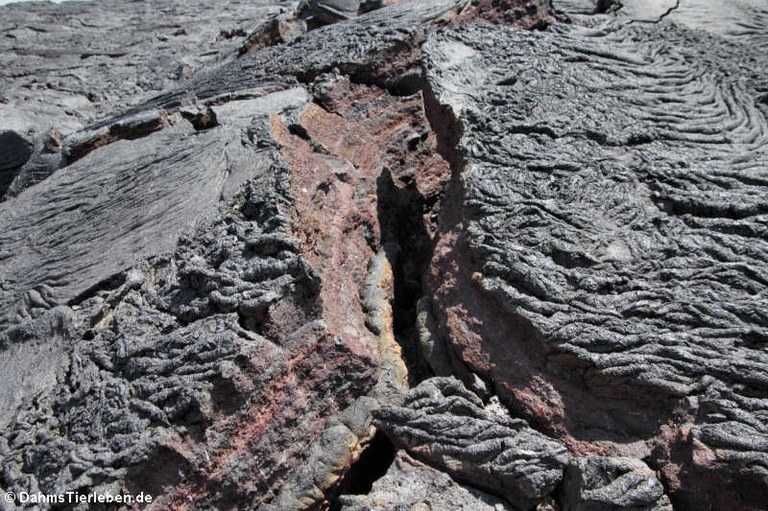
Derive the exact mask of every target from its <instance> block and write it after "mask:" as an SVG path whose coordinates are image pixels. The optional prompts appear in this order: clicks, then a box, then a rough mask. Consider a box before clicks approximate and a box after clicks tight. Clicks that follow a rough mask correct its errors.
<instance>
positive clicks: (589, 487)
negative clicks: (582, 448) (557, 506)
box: [561, 456, 672, 511]
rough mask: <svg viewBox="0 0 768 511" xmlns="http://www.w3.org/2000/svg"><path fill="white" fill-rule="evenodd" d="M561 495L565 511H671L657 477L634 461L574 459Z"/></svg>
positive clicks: (641, 463) (620, 459) (644, 466)
mask: <svg viewBox="0 0 768 511" xmlns="http://www.w3.org/2000/svg"><path fill="white" fill-rule="evenodd" d="M561 492H562V496H561V502H562V509H563V511H619V510H626V511H630V510H631V511H672V504H671V503H670V502H669V498H668V497H667V496H666V495H665V494H664V487H663V486H662V484H661V482H659V480H658V479H657V478H656V474H655V473H654V472H653V470H651V469H650V468H648V466H647V465H646V464H645V463H643V462H642V461H640V460H638V459H635V458H604V457H598V456H588V457H584V458H574V459H572V460H571V462H570V463H569V464H568V468H566V470H565V480H564V482H563V486H562V490H561Z"/></svg>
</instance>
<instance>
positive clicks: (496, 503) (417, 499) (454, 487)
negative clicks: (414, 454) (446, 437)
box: [341, 451, 513, 511]
mask: <svg viewBox="0 0 768 511" xmlns="http://www.w3.org/2000/svg"><path fill="white" fill-rule="evenodd" d="M341 503H342V504H343V507H342V508H341V509H342V511H392V510H413V511H427V510H432V511H441V510H445V511H448V510H456V511H507V510H512V509H513V508H512V507H511V506H510V505H509V504H507V503H505V502H504V501H503V500H501V499H499V498H498V497H494V496H493V495H489V494H487V493H484V492H482V491H479V490H476V489H474V488H471V487H466V486H462V485H461V484H459V483H457V482H456V481H454V480H453V479H451V477H450V476H448V474H446V473H444V472H440V471H439V470H435V469H434V468H431V467H429V465H425V464H423V463H419V462H418V461H416V460H414V459H413V458H411V457H410V456H408V455H407V454H405V453H404V452H402V451H401V452H400V453H398V455H397V458H395V461H394V463H392V466H391V467H390V469H389V471H388V472H387V473H386V475H385V476H384V477H382V478H381V479H379V480H377V481H376V482H375V483H374V484H373V489H372V490H371V492H370V493H368V494H367V495H345V496H342V497H341Z"/></svg>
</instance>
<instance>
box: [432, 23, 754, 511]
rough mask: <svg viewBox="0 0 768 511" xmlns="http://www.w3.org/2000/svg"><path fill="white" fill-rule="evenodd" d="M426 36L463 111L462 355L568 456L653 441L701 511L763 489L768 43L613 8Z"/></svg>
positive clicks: (444, 322)
mask: <svg viewBox="0 0 768 511" xmlns="http://www.w3.org/2000/svg"><path fill="white" fill-rule="evenodd" d="M662 30H663V33H664V35H663V37H662V36H661V35H660V31H662ZM425 53H426V57H425V60H426V65H427V69H428V76H427V79H428V83H429V87H430V88H431V91H430V94H431V98H428V99H427V105H428V106H430V105H431V113H429V115H430V116H431V117H432V119H433V124H435V123H438V122H441V123H442V124H443V125H445V126H451V125H453V126H455V127H454V128H453V130H452V131H451V132H450V133H448V134H447V135H446V138H447V139H448V140H449V141H450V142H451V143H453V144H455V146H454V147H455V148H454V149H451V150H450V151H453V152H454V154H453V156H452V157H453V158H454V159H455V161H456V163H455V167H456V168H457V172H458V173H457V174H455V176H456V177H455V179H454V181H453V182H452V187H453V188H452V190H451V191H450V192H448V193H449V194H452V197H451V198H450V199H448V200H449V201H450V200H453V201H455V202H454V209H452V210H450V211H446V216H448V215H451V217H450V218H449V219H448V222H446V224H447V226H448V229H446V232H445V233H444V234H443V236H442V239H441V240H440V241H439V243H438V246H437V249H436V257H435V259H434V260H433V268H432V273H431V280H430V285H431V288H432V290H433V292H434V293H435V300H434V301H435V303H433V307H432V308H433V310H434V311H435V314H436V315H437V316H438V320H437V321H438V324H439V330H440V331H441V334H442V336H443V337H444V338H445V339H447V340H448V342H449V344H450V345H451V346H452V349H453V351H454V353H455V354H456V355H457V356H458V357H459V358H460V360H461V362H462V363H463V364H465V365H467V366H469V367H470V368H471V370H472V371H474V372H477V373H478V374H480V375H481V376H482V377H483V378H484V379H486V380H487V381H489V382H490V383H491V385H492V386H493V388H494V389H495V391H496V392H497V393H498V394H499V396H500V397H501V398H502V401H503V402H505V403H506V404H507V405H509V406H510V407H512V408H513V410H515V411H516V412H518V413H521V414H522V415H523V416H524V417H526V418H528V419H529V420H531V421H532V423H533V424H535V425H537V426H538V427H541V428H544V430H545V431H547V432H548V433H549V434H552V435H555V436H556V437H558V438H561V439H563V440H564V441H565V442H566V443H567V444H568V445H569V447H570V448H571V450H572V451H573V452H576V453H583V454H616V455H629V456H636V457H641V458H644V457H649V458H650V459H651V460H652V463H653V464H654V465H655V466H656V467H658V469H660V470H661V473H662V474H663V476H664V478H665V480H666V484H667V485H668V487H669V488H670V489H671V490H672V491H673V495H674V497H675V498H676V499H678V502H680V505H682V506H685V507H686V508H687V507H689V506H690V508H694V509H706V508H707V507H706V506H710V505H714V506H715V508H719V507H720V506H722V508H729V509H735V508H742V509H757V508H759V507H760V506H762V505H763V504H762V503H763V502H765V496H766V494H765V486H764V481H765V475H766V474H767V473H768V464H767V463H766V461H767V460H768V458H766V450H765V448H764V446H765V442H764V439H765V438H766V434H768V429H766V417H768V416H767V415H766V410H767V408H766V406H768V393H767V390H768V387H766V379H765V376H764V375H765V374H766V363H768V359H767V358H766V351H765V346H766V345H765V340H766V339H768V337H766V333H767V332H768V330H766V327H767V326H768V317H767V316H766V314H765V311H766V309H765V308H764V307H763V306H762V304H763V303H764V302H765V298H766V292H767V291H768V288H766V284H767V283H768V281H766V279H765V268H766V263H767V262H768V257H767V256H768V252H767V249H768V245H766V236H765V234H766V230H765V227H766V224H765V220H766V211H768V209H767V208H768V203H767V202H766V197H768V196H767V195H766V193H765V192H766V180H765V177H766V175H765V169H766V156H767V155H768V152H767V151H768V138H766V133H768V123H767V122H766V108H765V104H764V103H763V101H762V99H761V98H763V97H764V94H765V91H766V89H767V88H768V82H767V81H766V77H765V73H764V70H765V69H766V66H767V65H768V61H766V59H765V55H764V53H763V52H760V51H757V50H756V49H755V48H754V47H753V46H750V45H743V44H739V43H731V42H728V41H724V40H722V39H719V38H716V37H713V36H710V35H708V34H706V33H703V32H700V31H691V30H688V29H686V28H684V27H680V26H675V25H671V24H667V25H664V26H663V27H661V26H658V25H653V24H650V25H649V24H629V25H628V24H625V23H621V22H616V21H612V20H611V19H606V18H592V19H587V20H586V21H584V24H572V25H567V26H566V25H558V26H556V27H552V29H551V30H549V31H547V32H524V31H516V30H511V29H508V28H504V27H494V26H489V25H475V26H472V27H468V28H465V29H461V30H456V31H454V32H450V33H442V34H437V35H435V36H433V37H432V38H431V39H430V41H429V42H428V43H427V45H426V48H425ZM673 104H674V105H675V106H674V107H672V106H671V105H673ZM451 135H453V139H452V140H451V139H450V136H451ZM575 410H578V412H575ZM712 485H716V486H717V488H718V489H717V490H713V489H712ZM758 488H762V489H758ZM712 493H716V494H718V496H717V497H713V496H712ZM705 495H706V496H705ZM712 498H716V499H717V502H718V503H716V504H712V503H711V501H710V500H709V499H712ZM731 499H736V500H735V502H736V503H734V501H733V500H731Z"/></svg>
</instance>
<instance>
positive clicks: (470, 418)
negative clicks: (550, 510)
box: [374, 378, 567, 509]
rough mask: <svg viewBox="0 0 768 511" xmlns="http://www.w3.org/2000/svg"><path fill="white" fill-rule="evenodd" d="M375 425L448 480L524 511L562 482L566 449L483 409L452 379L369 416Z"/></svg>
mask: <svg viewBox="0 0 768 511" xmlns="http://www.w3.org/2000/svg"><path fill="white" fill-rule="evenodd" d="M374 417H375V424H376V426H377V427H379V428H380V429H381V430H382V431H384V432H385V433H386V434H387V435H388V436H389V437H390V438H392V440H393V441H394V442H395V443H396V444H397V445H399V446H401V447H402V448H404V449H406V450H407V451H408V452H409V453H410V454H411V455H413V456H415V457H416V458H418V459H422V460H423V461H425V462H427V463H429V464H431V465H433V466H435V467H437V468H439V469H441V470H443V471H445V472H447V473H448V474H449V475H451V476H452V477H453V478H454V479H456V480H459V481H465V482H467V483H469V484H472V485H475V486H477V487H478V488H481V489H484V490H487V491H490V492H492V493H494V494H497V495H501V496H503V497H504V498H506V499H507V501H509V502H510V503H511V504H513V506H514V507H515V508H517V509H530V508H532V507H534V506H535V505H536V504H538V503H539V502H541V501H542V500H544V497H546V496H547V495H549V494H551V493H552V492H553V491H554V489H555V487H556V486H557V485H558V483H559V482H560V480H561V479H562V474H563V468H564V466H565V463H566V461H567V451H566V449H565V446H563V445H562V444H561V443H559V442H557V441H554V440H551V439H549V438H547V437H545V436H544V435H542V434H541V433H539V432H537V431H534V430H533V429H531V428H530V427H529V426H528V424H527V423H526V422H525V421H524V420H522V419H512V418H510V417H507V416H505V415H504V413H494V411H493V410H492V409H486V408H485V407H484V406H483V402H482V401H481V400H480V399H479V398H478V397H477V396H476V395H475V394H473V393H472V392H470V391H469V390H467V389H466V387H464V385H463V384H462V383H461V382H460V381H459V380H457V379H455V378H432V379H429V380H426V381H425V382H423V383H421V384H420V385H418V386H417V387H414V388H413V389H412V390H411V392H410V393H409V394H408V397H407V398H406V400H405V402H404V403H403V405H402V406H401V407H383V408H381V409H379V410H376V411H375V412H374Z"/></svg>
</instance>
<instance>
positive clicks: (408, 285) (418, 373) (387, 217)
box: [376, 170, 433, 385]
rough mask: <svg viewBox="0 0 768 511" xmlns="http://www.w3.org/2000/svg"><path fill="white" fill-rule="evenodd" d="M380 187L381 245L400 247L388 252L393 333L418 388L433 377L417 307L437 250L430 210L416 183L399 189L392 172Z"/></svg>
mask: <svg viewBox="0 0 768 511" xmlns="http://www.w3.org/2000/svg"><path fill="white" fill-rule="evenodd" d="M376 184H377V186H376V192H377V199H378V203H377V204H378V205H377V208H378V220H379V226H380V229H381V243H382V245H383V246H385V247H389V246H397V247H398V250H397V251H392V250H387V259H388V260H389V263H390V265H391V266H392V272H393V274H394V300H393V303H392V316H393V330H394V334H395V339H396V340H397V342H398V344H400V347H401V348H402V353H403V359H404V361H405V364H406V366H407V368H408V378H409V383H410V384H411V385H415V384H418V383H419V382H420V381H422V380H423V379H425V378H427V377H428V376H429V375H430V370H429V366H428V364H427V362H426V361H425V360H424V358H423V356H422V354H421V350H420V348H419V343H418V330H417V327H416V315H417V303H418V301H419V299H420V298H421V297H422V295H423V289H422V277H423V275H424V272H425V271H426V269H427V267H428V265H429V262H430V260H431V259H432V249H433V245H432V239H431V238H430V236H429V232H428V230H427V226H426V223H425V220H424V215H425V212H426V210H427V207H428V206H427V204H426V201H425V199H424V196H423V195H422V194H421V193H420V192H419V190H418V189H417V188H416V183H415V182H414V181H411V180H409V181H408V182H407V183H402V184H400V185H398V184H396V183H395V182H394V181H393V179H392V174H391V172H390V171H389V170H384V171H383V172H382V173H381V175H380V176H379V178H378V180H377V183H376ZM394 252H397V253H394Z"/></svg>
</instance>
